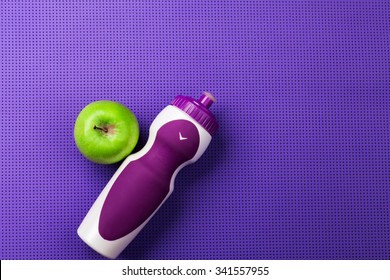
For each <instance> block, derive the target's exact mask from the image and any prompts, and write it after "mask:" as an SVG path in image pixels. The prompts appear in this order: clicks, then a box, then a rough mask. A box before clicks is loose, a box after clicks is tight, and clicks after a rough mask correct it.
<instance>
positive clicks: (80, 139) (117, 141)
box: [74, 100, 139, 164]
mask: <svg viewBox="0 0 390 280" xmlns="http://www.w3.org/2000/svg"><path fill="white" fill-rule="evenodd" d="M138 138H139V126H138V121H137V118H136V117H135V115H134V114H133V112H131V111H130V110H129V108H127V107H126V106H124V105H123V104H121V103H118V102H115V101H109V100H99V101H95V102H92V103H90V104H88V105H87V106H85V108H84V109H83V110H82V111H81V112H80V114H79V115H78V117H77V119H76V123H75V126H74V139H75V142H76V146H77V148H78V149H79V150H80V152H81V153H82V154H83V155H84V156H85V157H86V158H87V159H89V160H91V161H93V162H96V163H101V164H111V163H115V162H118V161H121V160H122V159H124V158H125V157H126V156H128V155H129V154H130V153H131V151H132V150H133V149H134V147H135V145H136V144H137V142H138Z"/></svg>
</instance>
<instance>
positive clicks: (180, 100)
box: [171, 91, 218, 136]
mask: <svg viewBox="0 0 390 280" xmlns="http://www.w3.org/2000/svg"><path fill="white" fill-rule="evenodd" d="M215 101H216V99H215V97H214V96H213V95H212V94H211V93H209V92H207V91H204V92H203V93H202V95H201V96H200V98H199V99H198V100H195V99H194V98H192V97H189V96H182V95H179V96H177V97H176V98H175V99H174V100H173V101H172V102H171V105H173V106H175V107H177V108H179V109H180V110H182V111H184V112H185V113H187V114H188V115H190V116H191V117H192V118H193V119H194V120H196V121H197V122H198V123H199V124H200V125H201V126H202V127H203V128H204V129H206V130H207V132H208V133H210V135H211V136H213V135H214V134H215V132H216V131H217V129H218V122H217V120H216V119H215V117H214V115H213V113H212V112H211V111H210V110H209V108H210V106H211V105H212V104H213V103H214V102H215Z"/></svg>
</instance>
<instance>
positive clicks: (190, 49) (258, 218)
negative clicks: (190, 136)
mask: <svg viewBox="0 0 390 280" xmlns="http://www.w3.org/2000/svg"><path fill="white" fill-rule="evenodd" d="M127 2H128V3H127ZM389 25H390V24H389V1H354V2H350V1H241V0H235V1H209V0H208V1H158V2H155V1H2V2H1V242H2V244H1V253H0V258H1V259H101V258H102V257H100V256H99V255H98V254H96V253H95V252H93V251H92V250H91V249H90V248H88V247H87V246H86V245H85V244H84V243H83V242H82V241H81V240H80V239H79V238H78V236H77V234H76V229H77V227H78V225H79V223H80V222H81V220H82V218H83V217H84V216H85V214H86V212H87V211H88V209H89V208H90V206H91V205H92V203H93V201H94V200H95V199H96V197H97V196H98V194H99V193H100V191H101V190H102V188H103V187H104V185H105V184H106V183H107V181H108V180H109V179H110V178H111V176H112V174H113V173H114V171H115V170H116V168H117V167H118V165H112V166H101V165H97V164H94V163H91V162H89V161H88V160H86V159H84V158H83V157H82V155H81V154H80V153H79V152H78V150H77V148H76V146H75V144H74V141H73V124H74V121H75V119H76V117H77V114H78V113H79V111H80V110H81V109H82V108H83V107H84V106H85V105H86V104H88V103H90V102H92V101H95V100H99V99H110V100H116V101H119V102H122V103H123V104H125V105H127V106H128V107H130V108H131V109H132V110H133V111H134V113H135V114H136V115H137V117H138V119H139V121H140V128H141V139H140V144H139V147H138V149H139V148H141V147H142V145H143V144H144V143H145V142H146V140H147V136H148V128H149V125H150V123H151V122H152V120H153V119H154V117H155V116H156V115H157V114H158V112H160V111H161V110H162V109H163V108H164V107H165V106H166V105H167V104H168V103H169V102H170V101H171V100H172V99H173V98H174V97H175V96H176V95H177V94H185V95H191V96H193V97H197V96H198V95H199V94H200V93H201V91H202V90H209V91H210V92H212V93H213V94H214V95H215V96H216V98H217V103H216V104H215V105H213V108H212V109H213V111H214V113H215V115H216V117H217V118H218V120H219V123H220V130H219V131H218V133H217V135H216V136H215V138H214V139H213V141H212V143H211V145H210V147H209V149H208V150H207V152H206V153H205V154H204V155H203V157H202V158H201V159H200V160H199V161H198V162H197V163H196V164H194V165H191V166H188V167H186V168H185V169H183V170H182V171H181V172H180V173H179V175H178V177H177V180H176V189H175V191H174V193H173V195H172V196H171V197H170V198H169V200H168V201H167V202H166V204H165V205H164V206H163V207H162V208H161V210H160V211H159V212H158V214H157V215H156V216H155V217H154V218H153V219H152V220H151V222H150V223H149V224H148V225H147V227H146V228H145V229H144V230H143V231H142V232H141V234H140V235H139V236H138V237H137V238H136V239H135V240H134V242H133V243H132V244H131V245H130V246H129V247H128V248H127V249H126V250H125V251H124V253H123V254H122V255H121V256H120V258H122V259H389V258H390V218H389V211H390V206H389V200H390V179H389V174H390V167H389V162H390V144H389V139H390V129H389V110H390V101H389V98H390V97H389V95H390V90H389V84H390V79H389V63H390V59H389V57H390V53H389Z"/></svg>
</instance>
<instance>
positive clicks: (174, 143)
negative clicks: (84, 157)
mask: <svg viewBox="0 0 390 280" xmlns="http://www.w3.org/2000/svg"><path fill="white" fill-rule="evenodd" d="M211 139H212V137H211V135H210V133H209V132H208V131H207V130H206V129H204V127H202V126H201V125H200V124H199V123H198V122H197V121H195V120H194V119H193V118H192V117H191V116H189V115H188V114H186V113H185V112H183V111H182V110H180V109H179V108H177V107H175V106H172V105H168V106H167V107H166V108H164V109H163V110H162V111H161V112H160V113H159V114H158V116H157V117H156V118H155V120H154V121H153V123H152V125H151V127H150V130H149V138H148V141H147V143H146V145H145V146H144V148H143V149H142V150H140V151H139V152H137V153H135V154H132V155H130V156H128V157H127V158H126V159H125V160H124V161H123V163H122V164H121V166H120V167H119V168H118V170H117V171H116V172H115V174H114V175H113V177H112V178H111V179H110V181H109V182H108V183H107V185H106V186H105V188H104V189H103V191H102V192H101V194H100V195H99V197H98V198H97V200H96V201H95V203H94V204H93V205H92V207H91V209H90V210H89V212H88V214H87V215H86V217H85V218H84V220H83V222H82V223H81V225H80V226H79V228H78V230H77V233H78V235H79V236H80V238H81V239H82V240H83V241H84V242H85V243H87V244H88V245H89V246H90V247H91V248H93V249H94V250H95V251H97V252H98V253H100V254H102V255H103V256H105V257H108V258H111V259H113V258H116V257H117V256H118V255H119V254H120V253H121V252H122V251H123V250H124V249H125V248H126V247H127V245H128V244H129V243H130V242H131V241H132V240H133V239H134V238H135V237H136V236H137V234H138V233H139V232H140V231H141V230H142V228H143V227H144V226H145V225H146V224H147V222H148V221H149V220H150V219H151V218H152V217H153V216H154V214H155V213H156V212H157V211H158V209H159V208H160V207H161V205H162V204H163V203H164V202H165V201H166V199H167V198H168V197H169V196H170V194H171V193H172V191H173V189H174V181H175V177H176V175H177V173H178V172H179V171H180V170H181V169H182V168H183V167H184V166H186V165H188V164H191V163H193V162H195V161H197V160H198V159H199V158H200V156H201V155H202V154H203V153H204V152H205V150H206V149H207V147H208V145H209V144H210V141H211Z"/></svg>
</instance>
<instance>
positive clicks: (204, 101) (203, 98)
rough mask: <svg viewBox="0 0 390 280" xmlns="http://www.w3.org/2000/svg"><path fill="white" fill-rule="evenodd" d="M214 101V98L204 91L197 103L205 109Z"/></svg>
mask: <svg viewBox="0 0 390 280" xmlns="http://www.w3.org/2000/svg"><path fill="white" fill-rule="evenodd" d="M216 101H217V100H216V99H215V97H214V96H213V95H212V94H211V93H210V92H208V91H204V92H203V93H202V95H201V96H200V98H199V99H198V102H199V103H201V104H203V105H204V106H205V107H206V108H207V109H208V108H210V107H211V105H213V103H214V102H216Z"/></svg>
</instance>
